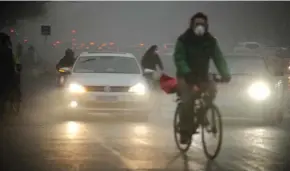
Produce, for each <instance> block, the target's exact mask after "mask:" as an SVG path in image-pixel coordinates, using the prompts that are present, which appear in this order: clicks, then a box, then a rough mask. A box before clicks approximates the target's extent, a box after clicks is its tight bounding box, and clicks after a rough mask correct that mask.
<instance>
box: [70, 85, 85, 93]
mask: <svg viewBox="0 0 290 171" xmlns="http://www.w3.org/2000/svg"><path fill="white" fill-rule="evenodd" d="M68 90H69V92H71V93H84V92H86V89H85V88H84V87H83V86H82V85H79V84H76V83H71V84H69V86H68Z"/></svg>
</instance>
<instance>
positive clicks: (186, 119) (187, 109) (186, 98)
mask: <svg viewBox="0 0 290 171" xmlns="http://www.w3.org/2000/svg"><path fill="white" fill-rule="evenodd" d="M177 82H178V93H179V95H180V98H181V101H182V103H181V105H182V106H181V113H180V115H179V116H180V118H179V119H180V130H181V131H182V132H186V133H191V132H192V131H194V130H192V129H193V119H194V115H195V113H194V111H193V103H194V100H195V99H196V98H197V96H198V95H199V93H198V92H194V91H193V85H188V84H187V83H186V82H185V81H184V79H183V78H178V79H177ZM197 86H198V87H199V88H200V91H203V92H204V91H207V92H208V93H210V95H211V96H212V97H214V96H215V94H216V85H215V83H214V82H213V81H209V82H207V83H201V84H199V85H197Z"/></svg>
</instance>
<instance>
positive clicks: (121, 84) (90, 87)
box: [65, 52, 150, 119]
mask: <svg viewBox="0 0 290 171" xmlns="http://www.w3.org/2000/svg"><path fill="white" fill-rule="evenodd" d="M70 73H71V74H70V76H69V78H68V80H67V82H66V86H65V87H66V88H65V97H66V98H65V99H66V104H67V113H68V114H69V113H75V112H76V113H77V114H80V112H88V113H90V112H92V113H98V112H101V113H117V114H123V113H132V114H134V115H138V116H140V117H141V118H144V119H146V117H147V115H148V112H149V111H150V105H149V88H148V84H147V83H146V80H145V78H144V77H143V73H142V70H141V67H140V65H139V63H138V61H137V59H136V58H135V56H134V55H132V54H130V53H116V52H114V53H113V52H112V53H110V52H85V53H81V54H80V56H79V57H78V58H77V60H76V62H75V64H74V66H73V67H72V69H71V70H70ZM76 113H75V114H76ZM138 116H137V117H138Z"/></svg>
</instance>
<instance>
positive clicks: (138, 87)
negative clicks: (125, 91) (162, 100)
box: [129, 83, 146, 95]
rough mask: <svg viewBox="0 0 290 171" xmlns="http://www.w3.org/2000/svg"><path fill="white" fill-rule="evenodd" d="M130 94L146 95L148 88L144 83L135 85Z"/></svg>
mask: <svg viewBox="0 0 290 171" xmlns="http://www.w3.org/2000/svg"><path fill="white" fill-rule="evenodd" d="M129 92H131V93H136V94H139V95H145V93H146V87H145V85H144V84H142V83H138V84H135V85H134V86H132V87H130V89H129Z"/></svg>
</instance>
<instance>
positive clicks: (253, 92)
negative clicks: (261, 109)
mask: <svg viewBox="0 0 290 171" xmlns="http://www.w3.org/2000/svg"><path fill="white" fill-rule="evenodd" d="M248 94H249V96H250V97H251V98H253V99H255V100H265V99H267V98H268V97H269V95H270V88H269V86H268V85H267V84H266V83H264V82H255V83H253V84H252V85H251V86H250V87H249V89H248Z"/></svg>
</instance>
